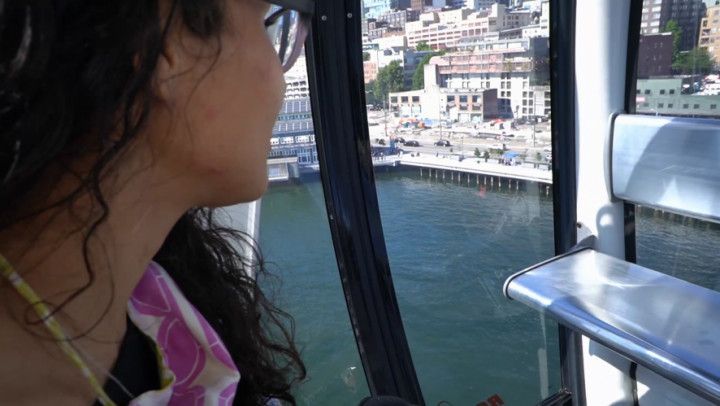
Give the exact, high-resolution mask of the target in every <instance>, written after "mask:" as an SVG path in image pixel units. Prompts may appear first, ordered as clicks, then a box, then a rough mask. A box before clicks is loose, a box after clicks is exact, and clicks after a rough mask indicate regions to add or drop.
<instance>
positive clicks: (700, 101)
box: [635, 0, 720, 290]
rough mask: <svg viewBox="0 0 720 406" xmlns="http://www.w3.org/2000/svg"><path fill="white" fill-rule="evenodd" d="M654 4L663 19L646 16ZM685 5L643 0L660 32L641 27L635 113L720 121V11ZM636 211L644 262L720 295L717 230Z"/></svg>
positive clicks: (688, 1)
mask: <svg viewBox="0 0 720 406" xmlns="http://www.w3.org/2000/svg"><path fill="white" fill-rule="evenodd" d="M650 3H653V4H655V5H653V11H655V12H657V14H658V15H652V16H651V15H649V14H648V10H647V8H648V7H649V5H650ZM682 4H683V9H680V8H678V7H671V5H672V2H664V1H659V0H654V1H652V2H651V1H649V0H645V1H644V7H645V8H644V9H643V17H642V21H643V22H645V21H648V20H652V21H653V22H655V23H656V24H655V25H656V26H659V27H660V28H661V30H660V31H659V32H658V33H653V32H652V31H650V30H649V29H648V28H647V27H646V26H645V25H641V26H640V27H639V29H640V47H639V49H638V70H637V78H638V79H637V89H638V93H637V95H636V100H637V103H636V106H635V107H636V113H638V114H653V115H669V116H680V117H700V118H717V117H718V110H717V105H718V104H720V76H718V67H720V66H719V65H718V63H720V47H713V46H712V44H713V43H715V42H716V40H720V38H719V37H718V36H720V30H718V28H720V20H718V19H717V18H708V16H715V15H718V14H719V13H720V5H717V4H715V2H710V1H702V0H683V2H682ZM656 9H657V10H656ZM640 89H643V90H645V93H644V94H640ZM646 89H647V90H646ZM648 92H650V93H648ZM654 106H657V109H655V108H654ZM663 107H665V108H663ZM688 198H693V197H692V196H688ZM635 213H636V247H637V262H638V264H640V265H643V266H646V267H649V268H651V269H654V270H657V271H660V272H664V273H667V274H669V275H673V276H675V277H678V278H681V279H684V280H687V281H689V282H692V283H695V284H697V285H700V286H704V287H707V288H710V289H715V290H720V278H719V277H718V272H717V264H718V262H717V261H718V259H717V253H716V252H717V249H716V247H718V246H720V229H719V228H718V225H716V224H713V223H707V222H703V221H700V220H695V219H692V218H688V217H684V216H681V215H678V214H673V213H668V212H664V211H662V210H656V209H652V208H649V207H642V206H636V209H635Z"/></svg>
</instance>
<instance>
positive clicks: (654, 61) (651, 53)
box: [637, 32, 673, 78]
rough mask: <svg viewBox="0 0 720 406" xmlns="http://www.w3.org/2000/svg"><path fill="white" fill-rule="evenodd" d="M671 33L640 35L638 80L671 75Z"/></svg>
mask: <svg viewBox="0 0 720 406" xmlns="http://www.w3.org/2000/svg"><path fill="white" fill-rule="evenodd" d="M672 56H673V37H672V33H669V32H665V33H660V34H646V35H640V46H639V48H638V67H637V77H638V78H649V77H651V76H669V75H671V74H672Z"/></svg>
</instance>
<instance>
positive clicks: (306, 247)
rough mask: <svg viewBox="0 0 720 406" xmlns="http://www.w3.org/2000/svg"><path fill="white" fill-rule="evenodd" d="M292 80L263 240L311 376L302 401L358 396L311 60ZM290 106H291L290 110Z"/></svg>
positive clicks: (275, 145)
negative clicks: (319, 146) (310, 81)
mask: <svg viewBox="0 0 720 406" xmlns="http://www.w3.org/2000/svg"><path fill="white" fill-rule="evenodd" d="M285 80H286V83H287V85H288V88H287V90H286V92H285V102H284V104H283V108H282V110H281V112H280V115H279V116H278V123H281V122H293V123H296V124H298V125H297V126H295V127H289V128H288V127H280V126H278V125H276V127H275V129H274V130H273V138H272V140H278V139H279V140H281V141H279V142H271V153H270V157H269V158H268V178H269V180H270V186H269V188H268V191H267V193H266V194H265V196H264V197H263V198H262V207H261V211H260V212H261V217H260V245H261V247H262V249H263V254H264V259H265V262H266V265H267V267H268V269H269V270H270V271H271V272H272V273H273V274H274V275H275V276H277V277H278V278H277V282H279V285H280V288H279V289H278V293H277V299H276V300H277V302H278V305H279V306H280V307H281V308H282V309H283V310H285V311H286V312H288V313H289V314H290V315H291V316H293V318H294V320H295V327H296V335H297V338H296V342H297V344H298V347H299V349H300V350H301V355H302V358H303V361H304V362H305V364H306V366H307V371H308V379H307V381H305V382H304V383H303V384H302V385H300V387H299V389H298V391H297V393H296V394H295V395H296V398H297V400H298V404H300V405H308V406H309V405H319V404H323V405H344V404H357V403H359V402H360V400H361V399H362V398H364V397H366V396H368V394H369V392H368V387H367V383H366V382H365V375H364V372H363V367H362V363H361V362H360V358H359V356H358V352H357V346H356V344H355V339H354V336H353V333H352V328H351V325H350V319H349V317H348V312H347V306H346V304H345V299H344V296H343V290H342V286H341V284H340V277H339V273H338V270H337V265H336V262H335V254H334V251H333V244H332V239H331V236H330V229H329V226H328V220H327V212H326V210H325V204H324V202H325V200H324V198H323V191H322V185H321V183H320V180H319V177H318V176H317V174H316V172H317V165H318V158H317V150H316V148H315V136H314V134H313V126H312V118H311V115H310V112H311V107H310V106H311V105H310V100H309V94H308V90H307V72H306V70H305V60H304V58H301V59H300V60H299V61H298V62H297V64H296V65H295V67H293V69H291V70H290V71H289V72H288V73H287V74H286V76H285ZM289 112H292V114H290V113H289Z"/></svg>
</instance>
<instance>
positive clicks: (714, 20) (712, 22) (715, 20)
mask: <svg viewBox="0 0 720 406" xmlns="http://www.w3.org/2000/svg"><path fill="white" fill-rule="evenodd" d="M698 46H699V47H700V48H705V49H707V51H708V53H709V54H710V56H712V58H713V60H714V61H715V65H716V66H717V65H718V64H720V5H715V6H710V7H708V8H707V11H706V13H705V17H704V18H703V19H702V22H701V23H700V37H699V38H698Z"/></svg>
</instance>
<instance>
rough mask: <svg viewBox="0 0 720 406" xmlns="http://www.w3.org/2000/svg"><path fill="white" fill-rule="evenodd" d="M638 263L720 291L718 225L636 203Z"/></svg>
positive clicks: (719, 227) (719, 229) (719, 232)
mask: <svg viewBox="0 0 720 406" xmlns="http://www.w3.org/2000/svg"><path fill="white" fill-rule="evenodd" d="M635 217H636V227H637V228H636V230H637V231H636V232H637V263H638V264H639V265H642V266H646V267H648V268H650V269H654V270H656V271H659V272H663V273H666V274H668V275H672V276H675V277H676V278H680V279H683V280H686V281H688V282H691V283H694V284H696V285H700V286H703V287H706V288H708V289H713V290H717V291H720V273H718V271H717V270H718V256H717V247H720V225H718V224H714V223H709V222H705V221H701V220H696V219H693V218H689V217H684V216H681V215H679V214H673V213H667V212H663V211H661V210H656V209H652V208H648V207H641V206H636V208H635Z"/></svg>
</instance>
